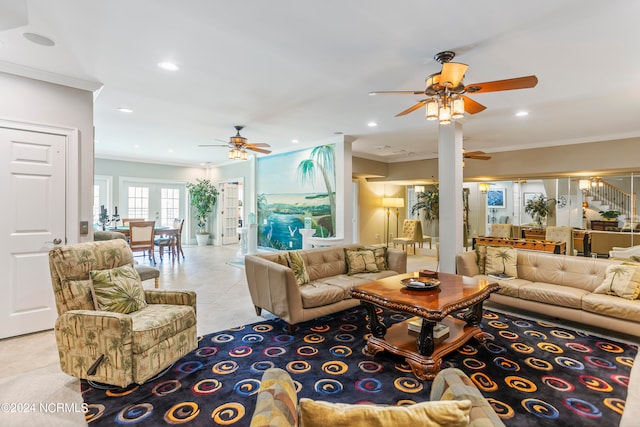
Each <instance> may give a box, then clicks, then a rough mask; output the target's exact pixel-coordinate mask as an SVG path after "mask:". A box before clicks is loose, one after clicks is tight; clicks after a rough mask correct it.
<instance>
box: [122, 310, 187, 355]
mask: <svg viewBox="0 0 640 427" xmlns="http://www.w3.org/2000/svg"><path fill="white" fill-rule="evenodd" d="M131 321H132V329H133V343H132V346H131V349H132V351H133V353H135V354H140V353H144V352H145V351H147V350H148V349H150V348H152V347H154V346H156V345H157V344H159V343H161V342H162V341H164V340H165V339H167V337H173V336H175V335H177V334H178V333H180V332H182V331H185V330H187V329H189V328H190V327H192V326H193V325H195V324H196V312H195V310H194V309H193V307H191V306H190V305H173V304H149V305H148V306H147V307H146V308H144V309H142V310H138V311H136V312H133V313H131Z"/></svg>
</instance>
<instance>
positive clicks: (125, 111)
mask: <svg viewBox="0 0 640 427" xmlns="http://www.w3.org/2000/svg"><path fill="white" fill-rule="evenodd" d="M118 111H120V112H121V113H133V110H132V109H131V108H126V107H120V108H118Z"/></svg>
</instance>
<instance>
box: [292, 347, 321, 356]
mask: <svg viewBox="0 0 640 427" xmlns="http://www.w3.org/2000/svg"><path fill="white" fill-rule="evenodd" d="M318 351H319V350H318V348H317V347H314V346H311V345H303V346H302V347H298V348H297V349H296V354H297V355H298V356H304V357H311V356H316V355H317V354H318Z"/></svg>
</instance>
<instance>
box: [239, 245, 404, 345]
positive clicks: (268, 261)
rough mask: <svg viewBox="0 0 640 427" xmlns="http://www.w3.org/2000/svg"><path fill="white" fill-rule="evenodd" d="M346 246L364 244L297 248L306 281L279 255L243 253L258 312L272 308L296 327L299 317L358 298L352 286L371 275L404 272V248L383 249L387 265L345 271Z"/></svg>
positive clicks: (320, 313)
mask: <svg viewBox="0 0 640 427" xmlns="http://www.w3.org/2000/svg"><path fill="white" fill-rule="evenodd" d="M345 248H346V249H351V250H354V249H358V248H363V246H362V245H347V246H332V247H324V248H315V249H306V250H300V251H295V252H296V253H297V254H299V255H300V257H301V258H302V260H303V261H304V265H305V267H306V271H307V273H308V279H309V280H308V283H305V284H301V285H299V284H298V281H297V279H296V276H295V274H294V271H293V269H292V268H291V267H289V265H286V264H287V263H286V262H283V255H284V254H286V252H269V253H260V254H252V255H246V256H245V272H246V276H247V284H248V286H249V292H250V294H251V300H252V301H253V305H254V306H255V308H256V313H257V314H258V315H259V314H260V313H261V312H262V309H265V310H267V311H269V312H270V313H273V314H275V315H276V316H278V317H279V318H281V319H282V320H284V321H286V322H287V323H288V324H289V331H290V332H291V333H293V332H294V331H295V325H296V324H297V323H300V322H305V321H307V320H311V319H315V318H317V317H319V316H324V315H327V314H331V313H335V312H338V311H341V310H345V309H347V308H351V307H354V306H356V305H358V304H359V303H360V301H359V300H357V299H352V298H351V295H350V293H349V290H350V289H351V287H352V286H356V285H360V284H363V283H366V282H370V281H372V280H376V279H380V278H384V277H389V276H393V275H396V274H401V273H406V271H407V253H406V252H405V251H401V250H399V249H392V248H389V249H387V264H388V267H387V269H386V270H382V271H379V272H370V273H366V272H365V273H358V274H354V275H347V262H346V260H345Z"/></svg>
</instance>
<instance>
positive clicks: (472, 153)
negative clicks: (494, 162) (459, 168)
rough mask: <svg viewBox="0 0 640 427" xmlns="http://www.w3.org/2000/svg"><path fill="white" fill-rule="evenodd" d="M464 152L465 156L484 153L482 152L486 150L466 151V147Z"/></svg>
mask: <svg viewBox="0 0 640 427" xmlns="http://www.w3.org/2000/svg"><path fill="white" fill-rule="evenodd" d="M462 154H464V155H465V156H467V157H468V156H477V155H482V154H486V153H485V152H484V151H464V149H463V150H462Z"/></svg>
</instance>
